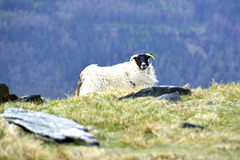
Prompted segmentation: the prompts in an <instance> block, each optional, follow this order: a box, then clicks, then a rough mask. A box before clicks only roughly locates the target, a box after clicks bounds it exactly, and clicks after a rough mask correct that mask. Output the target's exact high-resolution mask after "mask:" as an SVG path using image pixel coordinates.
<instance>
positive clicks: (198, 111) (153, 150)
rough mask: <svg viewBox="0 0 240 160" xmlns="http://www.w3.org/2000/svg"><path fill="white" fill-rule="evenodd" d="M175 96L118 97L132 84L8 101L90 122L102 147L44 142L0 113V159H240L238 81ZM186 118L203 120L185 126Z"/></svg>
mask: <svg viewBox="0 0 240 160" xmlns="http://www.w3.org/2000/svg"><path fill="white" fill-rule="evenodd" d="M192 91H193V93H192V95H191V96H181V99H180V100H178V101H176V102H169V101H166V100H164V101H153V99H155V98H154V97H146V98H136V99H125V100H121V101H119V100H117V98H118V97H120V96H123V95H125V94H127V93H130V92H132V91H131V90H114V91H106V92H104V93H99V94H92V95H89V96H87V97H69V98H68V99H65V100H47V103H48V104H44V105H36V104H32V103H5V104H3V105H1V106H0V113H3V112H4V110H5V109H6V108H8V107H13V106H14V107H16V106H17V107H21V108H25V109H31V110H35V111H42V112H47V113H52V114H55V115H58V116H60V117H66V118H70V119H73V120H74V121H76V122H78V123H80V124H83V125H85V126H87V127H88V128H89V130H90V133H92V134H93V135H94V136H95V137H96V138H97V140H98V141H99V142H100V145H101V146H100V147H85V146H78V145H74V144H66V145H56V144H52V143H45V142H43V141H40V140H39V139H37V138H35V136H34V135H32V134H29V133H26V132H23V130H21V129H19V128H15V127H13V126H11V127H9V126H8V124H7V123H6V122H4V120H3V119H0V121H1V123H0V159H1V160H8V159H19V160H21V159H22V160H23V159H24V160H25V159H46V158H47V159H63V160H67V159H104V160H105V159H111V160H113V159H144V160H145V159H231V160H234V159H238V158H239V157H240V152H239V149H240V138H239V137H240V135H239V133H240V128H239V127H240V116H239V114H240V85H239V84H236V83H229V84H226V85H224V84H217V83H212V84H211V86H210V87H209V88H207V89H201V88H200V87H199V88H196V89H193V90H192ZM184 122H191V123H196V124H200V125H202V126H204V127H205V128H204V129H199V128H182V127H181V125H182V123H184Z"/></svg>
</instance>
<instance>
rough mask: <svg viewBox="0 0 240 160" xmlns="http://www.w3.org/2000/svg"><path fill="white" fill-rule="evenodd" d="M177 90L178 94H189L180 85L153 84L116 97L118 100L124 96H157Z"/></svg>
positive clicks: (188, 90) (189, 91) (187, 90)
mask: <svg viewBox="0 0 240 160" xmlns="http://www.w3.org/2000/svg"><path fill="white" fill-rule="evenodd" d="M176 91H178V92H179V94H180V95H187V94H188V95H190V94H191V90H190V89H187V88H182V87H176V86H154V87H150V88H144V89H141V90H140V91H137V92H133V93H130V94H128V95H126V96H123V97H120V98H118V100H121V99H125V98H137V97H147V96H154V97H158V96H161V95H163V94H166V93H174V92H176Z"/></svg>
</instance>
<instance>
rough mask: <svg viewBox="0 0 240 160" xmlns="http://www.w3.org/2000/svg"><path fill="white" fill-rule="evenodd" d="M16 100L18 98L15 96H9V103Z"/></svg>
mask: <svg viewBox="0 0 240 160" xmlns="http://www.w3.org/2000/svg"><path fill="white" fill-rule="evenodd" d="M17 99H18V96H17V95H16V94H9V100H10V101H13V102H14V101H16V100H17Z"/></svg>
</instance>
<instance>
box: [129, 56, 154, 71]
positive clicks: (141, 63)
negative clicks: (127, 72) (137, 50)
mask: <svg viewBox="0 0 240 160" xmlns="http://www.w3.org/2000/svg"><path fill="white" fill-rule="evenodd" d="M133 58H134V60H135V61H136V64H137V65H138V67H139V68H140V69H141V70H144V69H146V68H147V67H148V65H149V62H148V59H149V58H150V56H148V55H146V54H139V55H137V56H135V57H133Z"/></svg>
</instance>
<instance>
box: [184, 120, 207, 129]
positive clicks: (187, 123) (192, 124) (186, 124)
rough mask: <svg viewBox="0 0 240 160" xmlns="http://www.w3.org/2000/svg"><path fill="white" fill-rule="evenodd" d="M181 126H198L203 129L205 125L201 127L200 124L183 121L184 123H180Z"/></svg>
mask: <svg viewBox="0 0 240 160" xmlns="http://www.w3.org/2000/svg"><path fill="white" fill-rule="evenodd" d="M182 128H200V129H204V128H205V127H203V126H202V125H200V124H194V123H189V122H185V123H183V124H182Z"/></svg>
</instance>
